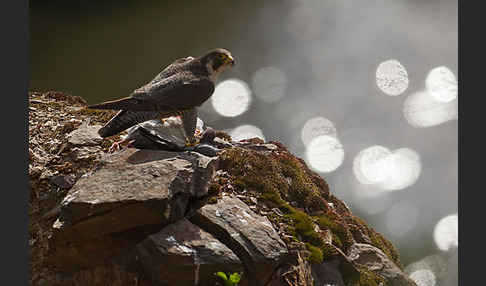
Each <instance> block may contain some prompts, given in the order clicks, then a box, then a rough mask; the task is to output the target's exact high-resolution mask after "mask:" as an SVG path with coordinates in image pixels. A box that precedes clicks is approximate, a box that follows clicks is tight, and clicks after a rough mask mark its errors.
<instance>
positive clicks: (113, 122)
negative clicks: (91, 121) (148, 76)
mask: <svg viewBox="0 0 486 286" xmlns="http://www.w3.org/2000/svg"><path fill="white" fill-rule="evenodd" d="M234 64H235V60H234V59H233V57H232V56H231V53H230V52H229V51H227V50H225V49H214V50H212V51H209V52H208V53H206V54H205V55H203V56H201V57H199V58H193V57H186V58H180V59H178V60H176V61H174V62H173V63H172V64H170V65H169V66H167V67H166V68H165V69H164V70H163V71H162V72H160V73H159V74H158V75H157V76H156V77H155V78H154V79H153V80H152V81H150V82H149V83H147V84H146V85H144V86H142V87H140V88H138V89H136V90H134V91H133V92H132V94H130V96H128V97H125V98H121V99H118V100H113V101H106V102H103V103H100V104H95V105H91V106H88V108H92V109H114V110H120V111H119V112H118V113H117V114H116V115H115V116H114V117H113V118H112V119H110V120H109V121H108V122H107V123H106V124H105V126H103V127H102V128H101V129H100V130H99V132H98V133H99V134H100V136H101V137H103V138H105V137H108V136H112V135H115V134H117V133H119V132H122V131H123V130H126V129H127V128H129V127H131V126H134V125H135V124H138V123H141V122H144V121H147V120H152V119H163V118H167V117H171V116H180V117H181V120H182V124H183V128H184V131H185V133H186V137H187V144H193V143H195V141H196V140H195V137H194V131H195V129H196V121H197V107H198V106H200V105H201V104H203V103H204V102H205V101H206V100H207V99H208V98H209V97H210V96H211V95H212V94H213V92H214V86H215V81H216V79H217V77H218V76H219V75H220V74H221V73H222V72H223V71H224V70H225V69H226V68H227V67H228V66H233V65H234Z"/></svg>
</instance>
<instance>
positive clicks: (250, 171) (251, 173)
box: [220, 148, 324, 261]
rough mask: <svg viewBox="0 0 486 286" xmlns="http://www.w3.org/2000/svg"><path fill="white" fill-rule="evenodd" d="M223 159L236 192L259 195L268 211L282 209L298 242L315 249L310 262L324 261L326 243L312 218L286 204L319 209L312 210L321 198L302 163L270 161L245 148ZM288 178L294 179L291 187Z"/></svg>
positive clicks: (233, 151) (232, 150)
mask: <svg viewBox="0 0 486 286" xmlns="http://www.w3.org/2000/svg"><path fill="white" fill-rule="evenodd" d="M220 158H221V166H222V168H224V169H225V170H226V171H227V172H228V173H230V174H231V175H232V176H233V178H234V180H233V185H234V187H235V189H236V190H239V191H241V190H243V189H247V190H252V191H256V192H257V193H258V194H259V200H263V201H265V203H266V204H267V205H268V206H269V207H272V208H273V207H276V208H278V209H280V210H281V211H282V212H283V213H284V218H283V219H285V221H286V222H287V224H288V226H289V228H288V231H289V232H290V233H291V235H293V236H294V238H295V240H297V241H302V242H304V243H307V245H309V247H310V246H312V247H313V248H312V251H311V252H313V255H311V258H309V259H312V260H314V261H322V259H323V257H322V249H321V248H324V241H323V240H322V238H321V237H320V236H319V234H318V233H317V232H316V231H315V230H314V224H313V221H312V218H311V217H310V216H309V215H308V214H306V213H305V212H303V211H301V210H298V209H296V208H294V207H292V206H291V205H290V204H289V203H288V202H287V201H286V200H297V203H298V205H300V206H303V207H314V208H315V207H316V206H315V205H311V206H309V202H311V201H309V200H308V198H309V197H315V196H318V195H317V194H314V193H313V190H314V191H315V189H316V188H317V187H316V186H315V185H313V183H312V182H311V181H310V180H308V178H306V177H305V174H304V173H302V172H301V171H300V169H301V166H299V165H298V164H299V163H298V162H297V161H296V162H292V161H291V160H290V159H289V157H285V156H282V157H269V156H266V155H263V154H260V153H258V152H252V151H250V150H246V149H243V148H233V149H229V150H226V151H225V152H223V154H222V155H221V157H220ZM286 177H290V178H291V179H290V181H291V183H290V184H289V182H288V180H287V179H286ZM282 197H285V200H284V199H283V198H282ZM309 247H308V248H309ZM316 249H318V250H319V251H316Z"/></svg>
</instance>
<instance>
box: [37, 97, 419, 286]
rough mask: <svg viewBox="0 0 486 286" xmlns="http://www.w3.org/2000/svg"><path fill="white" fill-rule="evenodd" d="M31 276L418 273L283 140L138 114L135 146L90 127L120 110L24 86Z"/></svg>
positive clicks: (330, 277) (208, 279)
mask: <svg viewBox="0 0 486 286" xmlns="http://www.w3.org/2000/svg"><path fill="white" fill-rule="evenodd" d="M29 101H30V107H29V111H30V118H29V155H30V164H29V177H30V201H29V205H30V208H29V217H30V222H29V235H30V240H29V245H30V254H31V257H30V272H31V276H30V282H31V284H32V285H199V286H213V285H222V280H221V279H220V278H219V277H218V276H216V275H215V273H216V272H219V271H222V272H226V273H228V274H229V273H235V272H237V273H240V274H241V281H240V283H239V284H238V285H252V286H253V285H255V286H260V285H261V286H263V285H271V286H278V285H326V284H329V285H397V286H398V285H415V284H414V283H413V282H412V281H411V280H410V279H409V278H407V275H405V274H404V272H403V269H402V266H401V264H400V261H399V257H398V253H397V251H396V250H395V248H394V247H393V245H392V244H391V243H390V242H389V241H388V240H387V239H386V238H384V237H383V236H381V235H380V234H379V233H377V232H375V231H374V230H373V229H372V228H371V227H370V226H368V225H367V224H366V223H365V222H364V221H363V220H361V219H359V218H357V217H356V216H354V215H353V214H352V212H351V211H350V210H349V208H348V207H347V206H346V205H345V203H344V202H342V201H340V200H339V199H338V198H336V197H335V196H333V195H332V193H331V192H330V190H329V187H328V185H327V183H326V182H325V181H324V180H323V179H322V178H321V177H320V176H318V175H317V174H316V173H314V172H313V171H311V170H310V169H309V168H307V166H306V164H305V163H304V162H303V161H302V160H301V159H299V158H297V157H295V156H293V155H292V154H291V153H290V152H289V151H288V150H287V149H286V148H285V147H284V146H283V145H282V144H280V143H278V142H266V143H265V142H263V141H261V140H259V139H256V138H255V139H251V140H244V141H241V142H233V141H232V140H231V138H230V137H229V136H228V135H227V134H225V133H223V132H218V131H215V130H212V129H209V128H208V129H205V130H200V131H205V133H203V135H202V138H201V144H200V145H198V146H195V147H185V146H184V144H181V142H184V141H183V140H181V138H179V137H180V134H182V133H181V132H180V128H179V127H178V125H177V124H178V123H177V120H172V119H171V120H169V121H166V122H161V121H159V122H156V121H154V122H151V123H147V124H141V125H138V126H136V127H134V128H132V129H131V130H128V132H125V134H128V136H127V137H125V139H127V140H128V139H129V141H130V145H129V147H127V148H124V149H122V150H120V151H116V152H114V153H109V152H107V151H108V147H109V146H110V145H111V144H112V143H113V142H114V141H115V140H120V139H121V136H123V135H125V134H121V136H113V137H112V138H108V139H101V138H100V137H99V136H98V135H97V132H96V131H97V130H98V129H99V128H100V127H101V125H102V124H103V123H104V122H106V121H107V120H108V119H109V118H110V117H111V116H112V115H113V114H114V112H111V111H94V110H88V109H85V108H84V107H85V105H86V103H85V102H84V100H82V99H81V98H79V97H73V96H69V95H66V94H63V93H56V92H48V93H30V94H29Z"/></svg>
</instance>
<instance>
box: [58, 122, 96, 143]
mask: <svg viewBox="0 0 486 286" xmlns="http://www.w3.org/2000/svg"><path fill="white" fill-rule="evenodd" d="M100 128H101V125H92V126H87V125H85V124H82V125H81V126H80V127H79V128H78V129H76V130H73V131H72V132H71V133H69V134H68V135H67V139H68V142H69V143H70V144H72V145H74V146H96V145H98V144H100V143H101V142H102V141H103V138H101V136H100V135H99V134H98V130H100Z"/></svg>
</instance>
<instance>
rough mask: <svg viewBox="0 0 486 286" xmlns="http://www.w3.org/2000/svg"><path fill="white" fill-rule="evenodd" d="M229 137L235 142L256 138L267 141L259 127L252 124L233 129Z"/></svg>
mask: <svg viewBox="0 0 486 286" xmlns="http://www.w3.org/2000/svg"><path fill="white" fill-rule="evenodd" d="M229 135H230V136H231V138H232V139H233V141H240V140H243V139H251V138H255V137H258V138H261V139H262V140H263V141H265V136H263V132H262V130H261V129H260V128H258V127H257V126H254V125H250V124H246V125H241V126H238V127H236V128H234V129H232V130H231V131H230V132H229Z"/></svg>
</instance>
